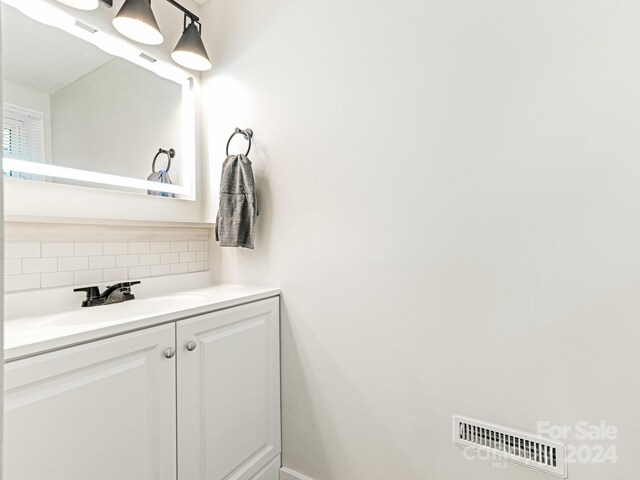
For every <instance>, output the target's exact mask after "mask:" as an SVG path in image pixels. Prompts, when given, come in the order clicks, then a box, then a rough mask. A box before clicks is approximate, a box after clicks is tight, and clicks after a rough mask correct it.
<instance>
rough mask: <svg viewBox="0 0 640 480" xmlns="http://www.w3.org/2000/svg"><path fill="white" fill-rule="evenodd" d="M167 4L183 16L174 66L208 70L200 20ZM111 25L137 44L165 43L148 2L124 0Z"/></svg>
mask: <svg viewBox="0 0 640 480" xmlns="http://www.w3.org/2000/svg"><path fill="white" fill-rule="evenodd" d="M65 1H78V0H65ZM166 1H167V2H169V3H170V4H171V5H173V6H174V7H176V8H177V9H178V10H180V11H181V12H182V13H184V20H183V31H182V37H180V40H179V41H178V44H177V45H176V48H175V49H174V50H173V53H172V54H171V58H173V60H174V61H175V62H176V63H177V64H179V65H182V66H183V67H185V68H189V69H191V70H198V71H205V70H209V69H210V68H211V60H209V55H207V50H206V49H205V48H204V43H202V36H201V33H202V24H201V23H200V19H199V18H198V17H197V16H196V15H194V14H193V13H191V12H190V11H189V10H187V9H186V8H185V7H183V6H182V5H180V4H179V3H178V2H176V1H175V0H166ZM187 23H188V24H187ZM113 26H114V27H115V28H116V30H118V31H119V32H120V33H121V34H123V35H124V36H125V37H128V38H130V39H131V40H135V41H136V42H140V43H146V44H147V45H159V44H160V43H162V42H163V41H164V38H163V36H162V33H161V32H160V28H159V27H158V22H157V21H156V18H155V16H154V15H153V10H151V0H125V2H124V4H123V5H122V7H121V8H120V11H119V12H118V14H117V15H116V17H115V18H114V19H113Z"/></svg>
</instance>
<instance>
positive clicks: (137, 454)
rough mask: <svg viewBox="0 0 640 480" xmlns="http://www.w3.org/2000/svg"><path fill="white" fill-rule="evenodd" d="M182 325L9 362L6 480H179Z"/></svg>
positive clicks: (126, 335)
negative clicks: (171, 352) (175, 351)
mask: <svg viewBox="0 0 640 480" xmlns="http://www.w3.org/2000/svg"><path fill="white" fill-rule="evenodd" d="M169 347H175V326H174V324H170V325H164V326H160V327H155V328H150V329H146V330H141V331H139V332H134V333H129V334H125V335H120V336H116V337H113V338H109V339H105V340H100V341H95V342H91V343H88V344H84V345H80V346H76V347H71V348H66V349H63V350H59V351H56V352H51V353H47V354H42V355H38V356H35V357H32V358H27V359H24V360H18V361H15V362H12V363H8V364H6V365H5V401H4V408H5V417H4V419H5V420H4V421H5V436H4V474H5V476H4V478H5V479H6V480H81V479H82V480H87V479H91V480H116V479H117V480H175V478H176V450H175V449H176V437H175V432H176V399H175V357H173V358H166V356H165V349H167V348H169Z"/></svg>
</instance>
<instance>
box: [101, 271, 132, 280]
mask: <svg viewBox="0 0 640 480" xmlns="http://www.w3.org/2000/svg"><path fill="white" fill-rule="evenodd" d="M128 278H129V271H128V270H127V269H126V268H105V269H104V270H102V281H103V282H113V281H118V282H121V281H125V280H127V279H128Z"/></svg>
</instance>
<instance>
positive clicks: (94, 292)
mask: <svg viewBox="0 0 640 480" xmlns="http://www.w3.org/2000/svg"><path fill="white" fill-rule="evenodd" d="M73 291H74V292H87V299H91V298H96V297H99V296H100V289H99V288H98V287H96V286H93V287H83V288H74V289H73Z"/></svg>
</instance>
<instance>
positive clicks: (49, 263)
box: [22, 258, 58, 273]
mask: <svg viewBox="0 0 640 480" xmlns="http://www.w3.org/2000/svg"><path fill="white" fill-rule="evenodd" d="M57 271H58V259H57V258H25V259H24V260H22V273H44V272H57Z"/></svg>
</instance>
